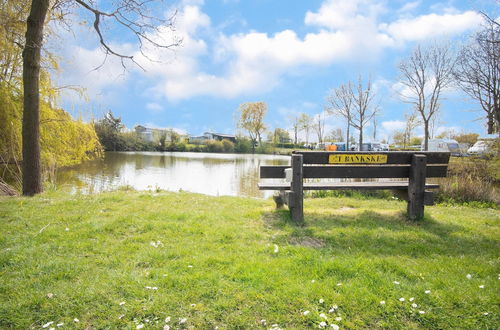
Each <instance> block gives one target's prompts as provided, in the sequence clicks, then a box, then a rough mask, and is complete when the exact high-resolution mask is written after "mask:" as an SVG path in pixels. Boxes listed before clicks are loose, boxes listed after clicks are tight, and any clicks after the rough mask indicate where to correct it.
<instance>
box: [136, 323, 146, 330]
mask: <svg viewBox="0 0 500 330" xmlns="http://www.w3.org/2000/svg"><path fill="white" fill-rule="evenodd" d="M135 328H136V329H142V328H144V324H142V323H141V324H138V325H137V326H136V327H135Z"/></svg>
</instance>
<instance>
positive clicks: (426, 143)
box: [424, 120, 429, 151]
mask: <svg viewBox="0 0 500 330" xmlns="http://www.w3.org/2000/svg"><path fill="white" fill-rule="evenodd" d="M428 150H429V121H428V120H424V151H428Z"/></svg>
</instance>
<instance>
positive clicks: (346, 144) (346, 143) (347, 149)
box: [345, 123, 351, 151]
mask: <svg viewBox="0 0 500 330" xmlns="http://www.w3.org/2000/svg"><path fill="white" fill-rule="evenodd" d="M349 126H351V125H350V124H349V123H347V140H346V142H345V151H349Z"/></svg>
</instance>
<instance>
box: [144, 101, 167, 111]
mask: <svg viewBox="0 0 500 330" xmlns="http://www.w3.org/2000/svg"><path fill="white" fill-rule="evenodd" d="M146 109H148V110H149V111H150V112H152V113H160V112H163V110H164V109H163V106H162V105H160V104H158V103H155V102H150V103H147V104H146Z"/></svg>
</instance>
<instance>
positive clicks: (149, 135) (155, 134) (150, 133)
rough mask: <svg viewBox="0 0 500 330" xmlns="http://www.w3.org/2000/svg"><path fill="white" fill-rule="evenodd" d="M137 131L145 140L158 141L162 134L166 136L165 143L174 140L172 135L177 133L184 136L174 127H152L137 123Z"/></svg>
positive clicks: (135, 128)
mask: <svg viewBox="0 0 500 330" xmlns="http://www.w3.org/2000/svg"><path fill="white" fill-rule="evenodd" d="M134 130H135V132H136V133H137V135H138V136H140V137H141V138H142V139H143V140H144V141H147V142H158V141H160V139H161V137H162V136H165V143H170V142H172V140H173V139H172V137H173V136H174V135H177V136H178V137H180V138H182V137H183V136H182V135H180V134H178V133H177V132H175V131H174V130H173V129H172V128H150V127H145V126H142V125H137V126H135V127H134Z"/></svg>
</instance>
